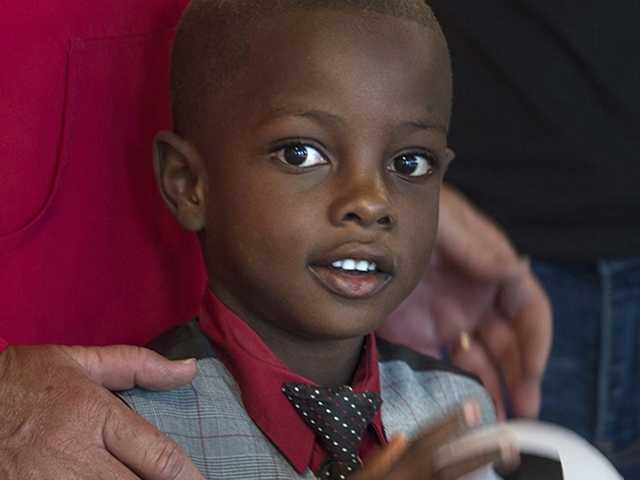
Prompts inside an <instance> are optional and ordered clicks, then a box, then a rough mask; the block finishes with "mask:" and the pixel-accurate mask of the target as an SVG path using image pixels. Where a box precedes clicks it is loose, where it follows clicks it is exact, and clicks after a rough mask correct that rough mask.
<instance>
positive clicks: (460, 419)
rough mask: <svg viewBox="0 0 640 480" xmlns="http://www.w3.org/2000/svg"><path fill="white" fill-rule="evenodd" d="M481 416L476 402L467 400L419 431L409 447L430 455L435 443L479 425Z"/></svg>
mask: <svg viewBox="0 0 640 480" xmlns="http://www.w3.org/2000/svg"><path fill="white" fill-rule="evenodd" d="M481 418H482V412H481V411H480V405H479V404H478V402H477V401H475V400H467V401H465V402H464V404H463V405H462V407H460V408H459V409H458V410H456V411H454V412H453V413H452V414H451V415H449V416H448V417H446V418H445V419H444V420H443V421H441V422H440V423H438V424H436V425H435V426H432V427H429V428H428V429H426V430H424V431H423V432H422V433H420V434H419V435H418V437H417V438H416V439H415V440H414V441H413V442H412V446H411V448H412V449H416V450H417V451H424V452H425V454H429V455H431V450H432V449H433V448H434V446H435V445H440V444H443V443H445V442H446V441H447V440H449V439H450V438H451V437H452V436H454V435H456V434H459V433H462V432H464V431H466V430H468V429H469V428H471V427H474V426H477V425H479V424H480V420H481Z"/></svg>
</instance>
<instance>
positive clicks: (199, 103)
mask: <svg viewBox="0 0 640 480" xmlns="http://www.w3.org/2000/svg"><path fill="white" fill-rule="evenodd" d="M294 9H302V10H312V9H331V10H343V11H361V12H375V13H379V14H383V15H389V16H394V17H398V18H404V19H408V20H411V21H414V22H417V23H419V24H420V25H423V26H424V27H427V28H429V29H432V30H435V31H436V32H437V33H438V34H440V35H441V34H442V33H441V31H440V27H439V25H438V23H437V21H436V20H435V17H434V15H433V13H432V11H431V9H430V7H429V6H428V5H427V3H426V1H425V0H192V1H191V2H190V4H189V6H188V7H187V9H186V10H185V12H184V14H183V17H182V20H181V22H180V25H179V27H178V31H177V34H176V38H175V41H174V45H173V51H172V62H171V102H172V111H173V122H174V130H175V131H176V132H177V133H179V134H181V135H185V134H186V133H187V132H186V130H188V129H190V128H191V127H192V126H193V124H194V123H197V122H200V121H202V117H200V116H201V115H202V113H203V109H204V108H205V106H206V99H207V97H208V96H209V94H210V93H211V92H219V91H221V90H222V89H224V87H225V82H226V81H229V79H231V78H232V77H233V75H234V74H235V73H237V70H238V67H239V66H240V65H241V64H242V61H243V60H244V59H246V55H247V52H248V50H249V42H250V35H251V30H252V28H253V27H254V25H255V22H256V21H257V20H260V19H261V18H265V17H268V16H271V15H274V14H280V13H283V12H287V11H289V10H294ZM199 117H200V118H199Z"/></svg>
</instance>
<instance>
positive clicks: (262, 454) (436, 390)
mask: <svg viewBox="0 0 640 480" xmlns="http://www.w3.org/2000/svg"><path fill="white" fill-rule="evenodd" d="M152 348H155V349H156V350H158V351H160V352H161V353H163V354H164V355H165V356H167V357H169V358H187V357H196V358H199V360H198V374H197V376H196V378H195V379H194V380H193V382H192V383H191V385H188V386H185V387H182V388H179V389H177V390H173V391H170V392H150V391H146V390H141V389H135V390H129V391H126V392H121V393H120V394H119V395H120V396H121V397H122V398H123V399H124V400H125V401H126V402H127V404H128V405H130V406H131V408H133V409H134V410H135V411H136V412H138V413H139V414H140V415H142V416H143V417H145V418H146V419H147V420H148V421H149V422H151V423H152V424H153V425H155V426H156V427H158V428H159V429H160V430H161V431H163V432H165V433H167V434H168V435H169V436H171V437H172V438H173V439H174V440H175V441H176V442H177V443H178V444H179V445H180V446H182V448H184V450H185V451H186V452H187V453H188V455H189V456H190V457H191V458H192V460H193V462H194V463H195V465H196V466H197V467H198V469H199V470H200V471H201V472H202V474H203V475H204V476H205V477H206V478H207V480H213V479H225V480H232V479H237V480H252V479H261V480H271V479H300V478H305V479H313V478H315V477H314V475H313V473H312V472H310V471H307V472H305V473H304V474H302V475H299V474H298V473H297V472H296V471H295V470H294V469H293V467H292V466H291V465H290V464H289V463H288V462H287V460H286V459H285V458H284V457H283V456H282V455H281V454H280V452H279V451H278V449H277V448H276V447H275V446H274V445H273V444H271V442H270V441H269V440H268V439H267V438H266V437H265V436H264V435H263V433H262V432H261V431H260V429H259V428H258V427H257V426H256V425H255V424H254V423H253V421H252V420H251V418H250V417H249V416H248V415H247V413H246V411H245V410H244V407H243V405H242V399H241V395H240V390H239V388H238V385H237V384H236V382H235V380H234V379H233V377H232V376H231V374H230V373H229V371H228V370H227V369H226V368H225V367H224V365H223V364H222V362H221V361H220V360H218V359H217V358H216V355H215V352H214V351H213V350H212V348H211V346H210V344H209V342H208V341H207V339H206V338H205V337H204V336H203V335H202V333H201V332H200V330H199V329H198V327H197V324H196V323H195V322H192V323H191V324H189V325H187V326H184V327H179V328H178V329H175V330H173V331H171V332H169V333H168V334H165V335H164V336H162V337H160V339H159V340H158V341H156V342H155V344H154V345H152ZM378 350H379V353H380V360H379V363H380V383H381V387H382V388H381V390H382V392H381V393H382V399H383V403H382V422H383V425H384V429H385V433H386V435H387V437H389V436H390V435H392V434H394V433H396V432H404V433H406V434H407V435H409V436H411V435H413V434H415V433H416V432H417V431H418V430H419V429H421V428H423V427H424V426H425V425H428V424H430V423H432V422H434V421H436V420H438V419H440V418H442V417H443V416H444V415H446V414H447V413H448V412H449V411H451V410H452V409H453V408H454V407H455V406H456V405H458V404H459V403H460V402H461V401H462V400H464V399H467V398H470V397H474V398H477V399H478V400H479V401H480V404H481V406H482V409H483V412H485V418H484V422H492V421H493V420H494V413H493V406H492V403H491V400H490V398H489V396H488V395H487V393H486V391H485V390H484V389H483V388H482V387H481V385H480V384H479V383H478V382H477V381H476V380H475V379H473V378H471V377H469V376H468V375H466V374H464V373H462V372H459V371H457V370H455V369H452V368H451V367H448V366H446V365H444V364H441V363H440V362H438V361H437V360H434V359H430V358H428V357H424V356H421V355H418V354H417V353H415V352H412V351H410V350H408V349H405V348H403V347H399V346H396V345H392V344H389V343H387V342H384V341H381V340H378Z"/></svg>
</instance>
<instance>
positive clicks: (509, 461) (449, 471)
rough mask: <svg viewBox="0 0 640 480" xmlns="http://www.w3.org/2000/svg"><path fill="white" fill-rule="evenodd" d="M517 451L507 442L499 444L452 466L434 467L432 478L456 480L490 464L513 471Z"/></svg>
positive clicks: (516, 461)
mask: <svg viewBox="0 0 640 480" xmlns="http://www.w3.org/2000/svg"><path fill="white" fill-rule="evenodd" d="M518 458H519V456H518V451H517V449H516V448H515V447H514V446H513V445H512V444H511V443H509V442H504V443H501V444H500V445H498V446H496V448H495V449H492V450H490V451H487V452H483V453H479V454H477V455H475V456H473V457H471V458H467V459H465V460H462V461H460V462H456V463H454V464H452V465H447V466H446V467H443V468H438V467H437V465H434V472H433V473H434V474H433V478H434V479H437V480H457V479H459V478H460V477H461V476H463V475H466V474H468V473H471V472H473V471H475V470H478V469H479V468H482V467H484V466H487V465H490V464H499V465H500V466H501V467H505V469H506V470H510V469H513V468H514V467H515V466H516V465H517V463H518Z"/></svg>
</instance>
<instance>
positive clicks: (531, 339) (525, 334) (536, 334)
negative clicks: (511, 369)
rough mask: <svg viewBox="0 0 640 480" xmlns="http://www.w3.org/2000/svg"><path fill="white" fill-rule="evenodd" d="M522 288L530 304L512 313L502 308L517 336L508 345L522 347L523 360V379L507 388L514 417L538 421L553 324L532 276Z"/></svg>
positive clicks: (548, 306)
mask: <svg viewBox="0 0 640 480" xmlns="http://www.w3.org/2000/svg"><path fill="white" fill-rule="evenodd" d="M520 285H521V287H520V288H521V289H522V290H525V291H526V292H527V294H526V296H525V298H526V301H524V302H522V303H521V304H520V305H519V309H516V310H513V311H511V312H509V311H508V309H506V308H502V310H503V312H504V313H505V315H507V321H508V326H509V327H510V330H511V332H512V333H513V335H514V336H515V340H513V339H510V340H508V341H510V342H511V343H513V344H514V345H517V346H518V349H519V354H518V358H519V359H520V373H519V378H518V379H517V381H513V378H511V379H510V378H509V377H507V384H508V387H509V390H510V393H511V397H512V403H513V408H514V413H515V414H516V415H517V416H526V417H535V416H537V415H538V412H539V410H540V388H541V387H540V386H541V383H542V376H543V373H544V368H545V366H546V363H547V359H548V358H549V351H550V348H551V339H552V330H553V320H552V313H551V305H550V303H549V299H548V297H547V295H546V293H545V292H544V290H543V289H542V287H541V286H540V284H539V283H538V281H537V279H536V278H535V277H534V276H533V275H528V276H526V277H525V278H524V279H523V280H522V282H520ZM503 341H504V340H503ZM498 361H501V362H504V360H498Z"/></svg>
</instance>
